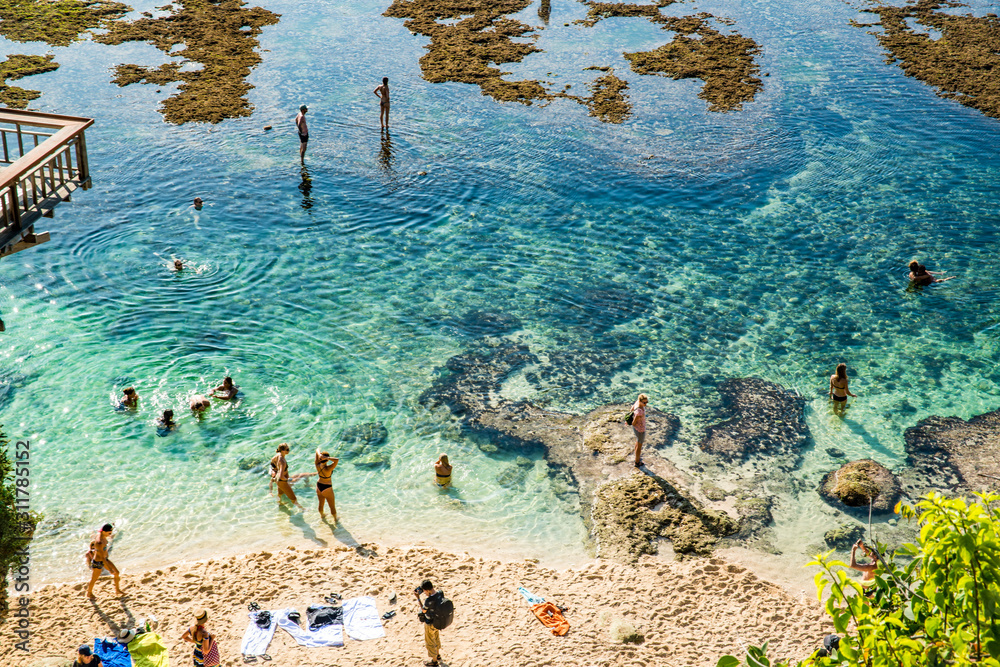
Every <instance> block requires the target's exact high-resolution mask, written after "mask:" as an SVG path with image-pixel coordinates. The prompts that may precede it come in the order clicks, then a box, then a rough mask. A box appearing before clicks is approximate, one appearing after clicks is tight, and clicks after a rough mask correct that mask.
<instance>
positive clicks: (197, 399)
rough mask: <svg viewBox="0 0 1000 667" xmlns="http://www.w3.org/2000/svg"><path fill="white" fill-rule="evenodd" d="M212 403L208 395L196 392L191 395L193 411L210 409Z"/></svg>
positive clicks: (198, 411)
mask: <svg viewBox="0 0 1000 667" xmlns="http://www.w3.org/2000/svg"><path fill="white" fill-rule="evenodd" d="M211 404H212V403H211V401H209V400H208V396H205V395H203V394H195V395H194V396H192V397H191V412H195V413H201V412H204V411H205V410H207V409H208V406H210V405H211Z"/></svg>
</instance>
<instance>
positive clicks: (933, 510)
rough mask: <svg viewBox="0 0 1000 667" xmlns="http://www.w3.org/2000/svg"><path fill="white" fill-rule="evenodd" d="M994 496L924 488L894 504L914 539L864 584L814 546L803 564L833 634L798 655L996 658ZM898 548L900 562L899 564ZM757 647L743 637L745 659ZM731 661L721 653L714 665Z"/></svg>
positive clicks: (890, 666) (884, 660)
mask: <svg viewBox="0 0 1000 667" xmlns="http://www.w3.org/2000/svg"><path fill="white" fill-rule="evenodd" d="M998 503H1000V495H996V494H993V493H983V494H976V496H975V499H974V500H973V501H972V502H966V500H965V499H962V498H946V497H944V496H942V495H940V494H937V493H931V494H929V495H927V496H926V497H925V498H923V499H922V500H920V501H919V502H918V503H917V504H916V507H915V508H911V507H908V506H903V505H897V506H896V511H897V513H899V514H900V515H901V516H903V517H904V518H907V519H914V518H915V519H916V520H917V522H918V524H919V526H920V533H919V536H918V538H917V543H916V544H906V545H903V546H902V547H901V548H900V549H899V550H897V551H896V553H895V554H893V555H891V556H889V557H888V558H883V557H880V558H879V567H878V569H877V570H876V572H875V579H874V580H873V581H872V582H871V583H870V585H868V586H867V587H863V586H862V585H861V584H860V583H859V582H858V581H856V580H854V579H851V578H850V577H848V576H847V573H846V572H845V568H846V567H847V564H846V563H843V562H841V561H839V560H834V559H832V558H831V555H832V553H833V552H832V551H831V552H827V553H826V554H821V555H818V556H816V559H815V560H814V561H812V562H811V563H809V565H811V566H816V567H819V568H820V571H819V572H818V573H817V574H816V587H817V589H818V591H819V598H820V600H822V599H823V596H824V595H825V594H827V593H829V597H828V598H827V600H826V611H827V613H828V614H829V615H830V617H831V618H832V619H833V624H834V627H835V628H836V632H837V633H838V634H839V635H841V640H840V646H839V648H838V649H837V650H834V651H833V653H832V654H831V655H829V656H825V657H820V656H818V655H816V654H814V655H813V656H812V657H810V658H808V659H806V660H805V661H804V662H802V663H800V665H801V666H802V667H805V666H816V667H832V666H835V665H836V666H844V667H846V666H848V665H850V666H852V667H853V666H854V665H863V666H864V667H911V666H913V667H918V666H919V667H944V666H945V665H948V666H954V665H959V666H960V665H977V666H979V665H982V666H984V667H1000V619H998V616H1000V508H998V507H997V505H998ZM877 547H878V551H879V553H883V552H884V551H885V548H884V545H877ZM897 557H898V558H899V559H900V560H901V561H902V560H907V561H908V562H907V563H906V564H905V565H899V564H897V563H896V558H897ZM820 639H821V638H819V637H817V644H818V643H819V641H820ZM766 654H767V645H766V644H765V645H764V647H763V648H762V649H757V648H756V647H751V649H750V650H748V652H747V655H746V656H745V661H746V664H747V665H750V666H752V667H758V666H759V667H764V666H769V665H771V663H770V662H769V660H768V658H767V655H766ZM740 664H742V663H741V662H740V660H739V659H737V658H735V657H733V656H723V657H722V658H721V659H720V660H719V663H718V667H736V666H737V665H740ZM780 665H788V663H775V667H779V666H780Z"/></svg>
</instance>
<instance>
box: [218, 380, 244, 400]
mask: <svg viewBox="0 0 1000 667" xmlns="http://www.w3.org/2000/svg"><path fill="white" fill-rule="evenodd" d="M239 390H240V388H239V387H237V386H236V385H235V384H233V378H231V377H229V376H228V375H227V376H226V377H225V379H224V380H223V381H222V384H220V385H219V386H218V387H216V388H215V389H213V390H212V398H221V399H222V400H224V401H231V400H233V399H234V398H236V392H238V391H239Z"/></svg>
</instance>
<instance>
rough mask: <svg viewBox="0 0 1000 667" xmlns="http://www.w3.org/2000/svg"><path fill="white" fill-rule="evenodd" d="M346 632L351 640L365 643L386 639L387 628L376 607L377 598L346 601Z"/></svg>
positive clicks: (359, 598) (344, 606)
mask: <svg viewBox="0 0 1000 667" xmlns="http://www.w3.org/2000/svg"><path fill="white" fill-rule="evenodd" d="M342 606H343V609H344V631H345V632H347V635H348V636H349V637H350V638H351V639H356V640H358V641H363V640H365V639H378V638H379V637H385V628H383V627H382V620H381V619H380V618H379V615H378V608H377V607H376V606H375V598H373V597H369V596H364V597H358V598H350V599H348V600H344V604H343V605H342Z"/></svg>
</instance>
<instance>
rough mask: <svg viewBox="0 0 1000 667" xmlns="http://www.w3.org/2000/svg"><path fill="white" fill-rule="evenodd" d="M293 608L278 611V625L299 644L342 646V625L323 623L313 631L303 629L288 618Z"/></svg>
mask: <svg viewBox="0 0 1000 667" xmlns="http://www.w3.org/2000/svg"><path fill="white" fill-rule="evenodd" d="M293 611H295V610H294V609H291V608H288V609H282V610H281V611H279V612H278V627H279V628H281V629H282V630H284V631H285V632H287V633H288V634H290V635H291V636H292V639H294V640H295V641H296V642H297V643H298V644H299V646H308V647H310V648H312V647H316V646H343V645H344V626H343V625H340V624H339V623H334V624H333V625H324V626H323V627H322V628H320V629H319V630H316V631H315V632H313V631H310V630H304V629H303V628H302V626H300V625H299V624H298V623H296V622H295V621H293V620H292V619H290V618H288V615H289V614H290V613H292V612H293Z"/></svg>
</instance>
